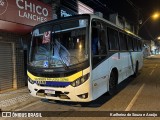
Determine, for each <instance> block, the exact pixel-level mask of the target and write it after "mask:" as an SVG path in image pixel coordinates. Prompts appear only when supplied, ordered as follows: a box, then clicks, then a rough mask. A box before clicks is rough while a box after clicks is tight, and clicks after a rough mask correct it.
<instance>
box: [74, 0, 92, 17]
mask: <svg viewBox="0 0 160 120" xmlns="http://www.w3.org/2000/svg"><path fill="white" fill-rule="evenodd" d="M77 3H78V14H93V13H94V10H93V9H92V8H91V7H89V6H87V5H85V4H84V3H82V2H80V1H78V2H77Z"/></svg>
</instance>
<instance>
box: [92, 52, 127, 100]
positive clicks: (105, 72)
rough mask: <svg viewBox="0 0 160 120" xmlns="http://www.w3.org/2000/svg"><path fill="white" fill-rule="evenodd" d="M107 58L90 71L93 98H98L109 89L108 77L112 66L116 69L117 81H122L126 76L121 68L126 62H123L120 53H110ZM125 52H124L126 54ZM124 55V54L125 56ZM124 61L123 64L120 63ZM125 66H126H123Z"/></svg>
mask: <svg viewBox="0 0 160 120" xmlns="http://www.w3.org/2000/svg"><path fill="white" fill-rule="evenodd" d="M112 54H113V55H111V56H110V57H109V58H107V59H106V60H105V61H103V62H102V63H100V64H99V65H98V66H97V67H96V68H95V69H93V71H92V78H91V79H92V81H93V82H92V86H93V99H96V98H98V97H99V96H101V95H102V94H104V93H106V92H107V91H108V90H109V78H110V73H111V71H112V69H113V68H116V69H117V70H118V74H119V76H118V81H122V80H123V78H124V77H126V73H125V70H126V69H123V65H124V64H125V66H127V65H128V63H126V62H124V61H123V59H126V58H124V57H121V58H122V59H120V57H119V56H120V53H112ZM126 54H127V53H125V55H126ZM125 55H124V56H125ZM122 62H124V64H122ZM125 68H126V67H125Z"/></svg>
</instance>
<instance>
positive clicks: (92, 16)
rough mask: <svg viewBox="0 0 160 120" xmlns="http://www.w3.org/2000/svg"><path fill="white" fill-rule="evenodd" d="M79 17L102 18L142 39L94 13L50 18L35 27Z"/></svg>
mask: <svg viewBox="0 0 160 120" xmlns="http://www.w3.org/2000/svg"><path fill="white" fill-rule="evenodd" d="M77 17H90V18H91V19H93V18H96V19H100V20H102V21H104V22H106V23H108V24H109V25H111V26H114V27H115V28H118V29H120V30H122V31H124V32H126V33H127V34H130V35H132V36H134V37H137V38H139V39H141V37H139V36H138V35H136V34H134V33H132V32H131V31H129V30H126V29H123V28H121V27H119V26H117V25H116V24H114V23H112V22H110V21H108V20H106V19H104V18H102V17H99V16H97V15H94V14H81V15H74V16H69V17H63V18H60V19H55V20H50V21H47V22H44V23H40V24H38V25H36V26H35V27H39V26H42V25H45V24H51V23H52V22H60V21H64V20H68V19H74V18H77Z"/></svg>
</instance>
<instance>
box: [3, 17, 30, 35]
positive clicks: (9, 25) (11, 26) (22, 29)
mask: <svg viewBox="0 0 160 120" xmlns="http://www.w3.org/2000/svg"><path fill="white" fill-rule="evenodd" d="M32 28H33V27H32V26H28V25H23V24H19V23H13V22H8V21H3V20H0V30H1V31H6V32H12V33H17V34H21V35H25V34H28V33H30V32H31V31H32Z"/></svg>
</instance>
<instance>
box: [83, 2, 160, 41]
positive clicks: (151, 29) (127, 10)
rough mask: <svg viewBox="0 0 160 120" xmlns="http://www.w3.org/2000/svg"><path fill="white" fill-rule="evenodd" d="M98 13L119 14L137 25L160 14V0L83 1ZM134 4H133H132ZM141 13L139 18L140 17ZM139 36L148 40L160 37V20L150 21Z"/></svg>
mask: <svg viewBox="0 0 160 120" xmlns="http://www.w3.org/2000/svg"><path fill="white" fill-rule="evenodd" d="M81 1H82V2H84V3H85V4H87V5H89V6H91V7H92V8H93V7H94V9H95V10H96V11H101V12H103V13H104V11H105V13H106V14H108V13H118V14H119V15H120V16H122V17H123V16H124V17H125V18H127V19H128V20H129V21H130V22H131V23H137V22H138V19H139V20H142V21H143V22H144V21H145V20H146V19H147V18H148V17H149V16H151V15H152V14H153V13H154V12H155V11H159V12H160V0H81ZM132 3H133V4H132ZM138 13H139V17H138ZM139 35H140V36H141V37H142V38H144V39H147V40H151V39H155V38H157V37H158V36H160V18H158V19H157V20H152V19H149V20H148V21H147V22H146V23H145V24H144V26H143V27H142V28H141V29H140V31H139Z"/></svg>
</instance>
